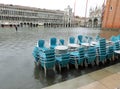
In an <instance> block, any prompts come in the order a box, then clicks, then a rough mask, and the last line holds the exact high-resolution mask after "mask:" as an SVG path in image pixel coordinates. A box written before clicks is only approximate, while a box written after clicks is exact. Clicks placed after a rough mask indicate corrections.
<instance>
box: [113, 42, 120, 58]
mask: <svg viewBox="0 0 120 89" xmlns="http://www.w3.org/2000/svg"><path fill="white" fill-rule="evenodd" d="M116 50H120V43H119V42H115V43H114V51H116ZM114 56H115V57H117V59H118V54H116V53H114Z"/></svg>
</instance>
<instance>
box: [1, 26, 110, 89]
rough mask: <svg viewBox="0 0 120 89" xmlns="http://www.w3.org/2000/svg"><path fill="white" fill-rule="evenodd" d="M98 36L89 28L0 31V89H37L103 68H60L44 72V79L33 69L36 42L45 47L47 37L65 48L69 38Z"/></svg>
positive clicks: (37, 68)
mask: <svg viewBox="0 0 120 89" xmlns="http://www.w3.org/2000/svg"><path fill="white" fill-rule="evenodd" d="M98 33H100V30H98V29H90V28H18V31H17V32H16V30H15V28H0V89H41V88H44V87H48V86H51V85H53V84H58V83H60V82H63V81H67V80H70V79H74V78H76V77H79V76H81V75H84V74H86V73H90V72H91V71H95V70H98V69H101V68H103V67H96V68H91V67H90V68H87V69H85V68H82V67H80V68H79V70H76V69H75V68H74V67H71V68H70V70H67V69H63V70H62V73H59V71H56V73H54V72H53V71H48V74H47V77H46V78H45V76H44V71H43V69H41V68H40V67H36V66H35V64H34V58H33V56H32V51H33V49H34V46H35V45H36V43H37V41H38V40H39V39H44V40H45V45H46V46H47V47H49V39H50V38H51V37H56V38H58V39H61V38H62V39H65V44H66V45H67V41H68V38H69V37H70V36H74V37H76V38H77V36H78V35H79V34H82V35H89V36H92V37H95V36H96V35H97V34H98ZM107 66H109V65H107ZM104 67H106V66H104Z"/></svg>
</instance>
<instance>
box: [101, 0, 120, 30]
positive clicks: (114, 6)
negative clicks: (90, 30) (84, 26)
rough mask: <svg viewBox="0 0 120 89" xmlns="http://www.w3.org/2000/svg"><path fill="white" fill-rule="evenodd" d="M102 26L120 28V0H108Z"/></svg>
mask: <svg viewBox="0 0 120 89" xmlns="http://www.w3.org/2000/svg"><path fill="white" fill-rule="evenodd" d="M102 28H115V29H118V28H120V0H107V3H106V8H105V12H104V15H103V22H102Z"/></svg>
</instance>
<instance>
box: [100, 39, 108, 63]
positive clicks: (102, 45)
mask: <svg viewBox="0 0 120 89" xmlns="http://www.w3.org/2000/svg"><path fill="white" fill-rule="evenodd" d="M98 50H99V51H98V59H99V62H102V63H103V64H104V63H105V62H106V56H107V54H106V39H105V38H101V39H100V40H99V49H98Z"/></svg>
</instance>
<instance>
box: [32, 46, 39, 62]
mask: <svg viewBox="0 0 120 89" xmlns="http://www.w3.org/2000/svg"><path fill="white" fill-rule="evenodd" d="M32 55H33V56H34V58H35V62H38V60H39V48H38V47H35V48H34V50H33V52H32Z"/></svg>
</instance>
